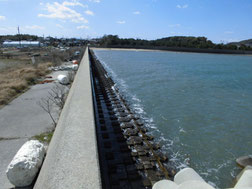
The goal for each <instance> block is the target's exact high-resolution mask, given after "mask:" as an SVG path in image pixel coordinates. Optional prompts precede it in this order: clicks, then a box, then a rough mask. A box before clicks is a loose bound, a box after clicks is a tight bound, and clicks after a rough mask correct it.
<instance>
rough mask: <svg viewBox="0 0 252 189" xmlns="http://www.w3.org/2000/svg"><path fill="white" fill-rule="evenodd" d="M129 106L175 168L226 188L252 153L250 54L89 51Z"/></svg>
mask: <svg viewBox="0 0 252 189" xmlns="http://www.w3.org/2000/svg"><path fill="white" fill-rule="evenodd" d="M95 54H96V55H97V56H98V58H99V60H100V61H101V62H102V64H103V65H104V67H105V69H106V70H107V71H108V73H109V74H110V76H111V77H112V78H113V79H114V81H115V82H116V86H117V87H118V88H119V89H120V91H121V93H122V94H123V95H124V97H125V98H126V99H127V100H128V101H129V103H130V106H131V108H132V109H133V110H134V111H135V112H136V113H137V114H139V115H140V116H141V117H142V118H143V119H144V120H145V123H146V125H147V126H148V127H149V130H150V133H151V134H152V135H154V136H155V138H156V141H157V142H160V144H162V150H163V152H164V153H166V154H167V155H168V157H169V158H170V161H171V162H172V163H173V164H174V165H175V166H176V168H177V169H178V170H179V169H181V168H183V167H186V166H190V167H192V168H194V169H195V170H196V171H197V172H198V173H199V174H200V175H201V176H202V177H203V178H204V179H205V180H206V181H207V182H209V183H210V184H212V185H213V186H215V187H217V188H224V187H231V186H233V184H234V182H233V181H234V177H235V176H236V175H237V174H238V173H239V171H240V170H241V169H239V168H238V167H237V165H236V163H235V159H236V158H238V157H239V156H243V155H249V154H252V57H251V56H241V55H219V54H201V53H180V52H179V53H178V52H161V51H134V50H133V51H123V50H95Z"/></svg>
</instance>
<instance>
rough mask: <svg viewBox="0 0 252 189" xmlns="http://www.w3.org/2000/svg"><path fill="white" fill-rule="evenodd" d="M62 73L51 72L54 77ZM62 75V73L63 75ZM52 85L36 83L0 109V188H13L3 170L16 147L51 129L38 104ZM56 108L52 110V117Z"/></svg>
mask: <svg viewBox="0 0 252 189" xmlns="http://www.w3.org/2000/svg"><path fill="white" fill-rule="evenodd" d="M61 73H62V71H58V72H54V73H53V74H52V76H53V78H56V77H57V75H58V74H61ZM63 73H65V72H63ZM54 86H55V83H46V84H38V85H34V86H32V87H31V88H30V89H29V90H28V91H27V92H25V93H24V94H22V95H20V96H19V97H17V98H16V99H14V100H13V101H12V102H11V103H9V104H8V105H6V106H5V107H3V108H2V109H0V189H7V188H12V187H13V185H12V184H10V183H9V181H8V179H7V177H6V174H5V171H6V168H7V166H8V164H9V163H10V161H11V160H12V158H13V157H14V155H15V154H16V152H17V151H18V150H19V148H20V147H21V146H22V145H23V144H24V143H25V142H26V141H27V140H29V139H30V138H31V137H33V136H34V135H38V134H41V133H44V132H46V131H48V130H51V129H53V128H54V125H53V122H52V120H51V118H50V117H49V115H48V113H47V112H45V111H44V110H43V109H42V108H41V107H40V106H39V105H38V102H39V101H40V100H41V98H46V97H47V96H48V92H49V91H50V90H51V89H52V88H53V87H54ZM58 113H59V112H58V109H57V108H56V107H54V108H53V115H54V117H56V118H57V117H58Z"/></svg>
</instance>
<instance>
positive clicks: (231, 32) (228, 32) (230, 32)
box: [224, 31, 234, 34]
mask: <svg viewBox="0 0 252 189" xmlns="http://www.w3.org/2000/svg"><path fill="white" fill-rule="evenodd" d="M224 33H225V34H233V33H234V32H233V31H225V32H224Z"/></svg>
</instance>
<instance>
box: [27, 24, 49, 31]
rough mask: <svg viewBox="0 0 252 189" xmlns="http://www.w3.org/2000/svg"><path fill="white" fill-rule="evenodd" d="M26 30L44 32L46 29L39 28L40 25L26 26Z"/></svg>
mask: <svg viewBox="0 0 252 189" xmlns="http://www.w3.org/2000/svg"><path fill="white" fill-rule="evenodd" d="M24 28H25V29H29V30H44V29H45V27H43V26H38V25H32V26H25V27H24Z"/></svg>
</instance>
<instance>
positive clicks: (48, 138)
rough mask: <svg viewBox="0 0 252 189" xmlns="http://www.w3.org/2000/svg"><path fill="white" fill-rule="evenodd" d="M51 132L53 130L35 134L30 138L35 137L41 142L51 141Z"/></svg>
mask: <svg viewBox="0 0 252 189" xmlns="http://www.w3.org/2000/svg"><path fill="white" fill-rule="evenodd" d="M53 132H54V131H51V132H46V133H42V134H40V135H36V136H34V137H32V138H34V139H37V140H39V141H40V142H42V143H47V144H49V143H50V141H51V139H52V136H53Z"/></svg>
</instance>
